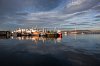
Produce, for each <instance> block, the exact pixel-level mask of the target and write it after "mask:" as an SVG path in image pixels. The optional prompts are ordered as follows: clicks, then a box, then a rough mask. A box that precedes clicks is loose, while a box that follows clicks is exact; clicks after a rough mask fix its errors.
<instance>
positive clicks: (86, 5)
mask: <svg viewBox="0 0 100 66" xmlns="http://www.w3.org/2000/svg"><path fill="white" fill-rule="evenodd" d="M78 1H79V0H77V3H78ZM98 2H100V1H99V0H84V2H82V3H81V4H78V5H77V4H76V5H73V4H72V5H70V7H68V5H66V6H65V8H64V11H63V12H64V13H74V12H80V11H85V10H88V9H90V8H92V7H94V6H95V5H96V4H98Z"/></svg>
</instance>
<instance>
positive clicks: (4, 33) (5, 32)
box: [0, 31, 11, 36]
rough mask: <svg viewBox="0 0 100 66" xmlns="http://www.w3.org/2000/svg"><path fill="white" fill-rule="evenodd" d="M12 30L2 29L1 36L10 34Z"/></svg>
mask: <svg viewBox="0 0 100 66" xmlns="http://www.w3.org/2000/svg"><path fill="white" fill-rule="evenodd" d="M10 35H11V33H10V31H0V36H10Z"/></svg>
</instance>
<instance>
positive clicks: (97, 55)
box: [0, 35, 100, 66]
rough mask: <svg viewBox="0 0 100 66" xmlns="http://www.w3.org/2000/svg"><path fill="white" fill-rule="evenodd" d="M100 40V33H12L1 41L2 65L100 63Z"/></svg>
mask: <svg viewBox="0 0 100 66" xmlns="http://www.w3.org/2000/svg"><path fill="white" fill-rule="evenodd" d="M99 39H100V35H67V36H63V38H60V37H58V38H54V37H52V38H47V37H38V36H21V37H14V36H12V37H10V38H9V39H3V40H0V62H1V64H3V65H1V64H0V66H4V65H6V64H7V65H6V66H8V65H10V66H11V65H12V66H100V40H99ZM5 63H6V64H5Z"/></svg>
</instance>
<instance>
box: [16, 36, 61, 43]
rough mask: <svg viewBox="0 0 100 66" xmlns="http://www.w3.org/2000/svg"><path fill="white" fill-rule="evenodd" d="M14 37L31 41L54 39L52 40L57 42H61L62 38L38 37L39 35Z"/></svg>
mask: <svg viewBox="0 0 100 66" xmlns="http://www.w3.org/2000/svg"><path fill="white" fill-rule="evenodd" d="M16 39H18V40H32V41H35V42H38V41H42V42H43V43H44V42H45V41H47V40H54V41H57V42H61V40H62V38H61V37H58V38H55V37H52V38H51V37H50V38H47V37H39V36H21V37H16Z"/></svg>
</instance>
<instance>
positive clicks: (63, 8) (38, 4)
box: [0, 0, 100, 30]
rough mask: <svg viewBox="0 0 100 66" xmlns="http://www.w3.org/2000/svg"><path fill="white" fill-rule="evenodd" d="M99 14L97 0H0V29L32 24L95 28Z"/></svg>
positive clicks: (97, 27)
mask: <svg viewBox="0 0 100 66" xmlns="http://www.w3.org/2000/svg"><path fill="white" fill-rule="evenodd" d="M99 16H100V1H99V0H9V1H8V0H0V30H4V29H6V30H8V29H12V28H13V29H16V28H19V27H21V28H29V27H34V26H36V25H37V26H38V27H48V28H51V27H52V28H54V27H58V28H75V26H77V28H78V29H99V25H100V17H99ZM95 26H96V27H95ZM87 27H90V28H87Z"/></svg>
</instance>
